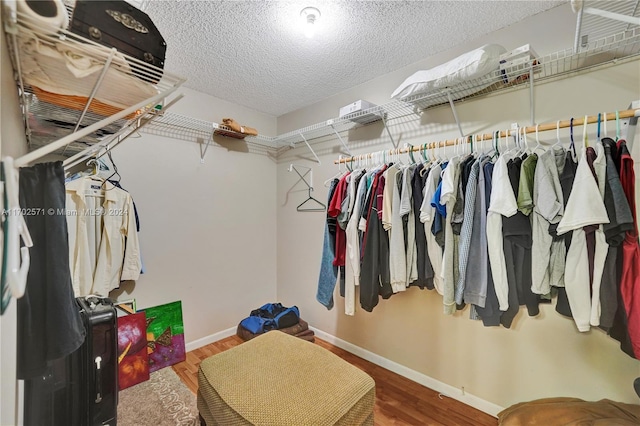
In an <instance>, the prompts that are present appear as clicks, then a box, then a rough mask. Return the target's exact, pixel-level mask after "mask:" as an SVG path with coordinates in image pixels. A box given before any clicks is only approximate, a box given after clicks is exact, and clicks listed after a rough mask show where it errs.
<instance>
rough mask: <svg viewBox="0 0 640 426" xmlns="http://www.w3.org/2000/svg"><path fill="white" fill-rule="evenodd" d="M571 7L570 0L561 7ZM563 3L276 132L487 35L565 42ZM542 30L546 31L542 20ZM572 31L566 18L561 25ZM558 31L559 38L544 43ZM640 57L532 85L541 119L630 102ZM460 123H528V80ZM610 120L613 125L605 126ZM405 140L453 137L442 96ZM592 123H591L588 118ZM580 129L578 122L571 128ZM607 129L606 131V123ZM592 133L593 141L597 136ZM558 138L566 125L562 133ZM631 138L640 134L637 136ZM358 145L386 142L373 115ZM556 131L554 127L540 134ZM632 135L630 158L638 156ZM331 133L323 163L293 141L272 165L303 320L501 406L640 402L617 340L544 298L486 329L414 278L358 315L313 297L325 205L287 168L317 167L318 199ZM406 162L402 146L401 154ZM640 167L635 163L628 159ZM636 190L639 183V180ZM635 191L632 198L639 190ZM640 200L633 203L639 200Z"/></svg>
mask: <svg viewBox="0 0 640 426" xmlns="http://www.w3.org/2000/svg"><path fill="white" fill-rule="evenodd" d="M567 8H568V5H567ZM570 15H571V14H570V12H569V13H567V10H566V8H564V6H563V7H561V8H557V9H554V10H552V11H550V12H547V13H546V14H541V15H537V16H535V17H533V18H531V19H529V20H527V21H525V22H523V23H518V24H517V25H516V26H514V27H512V28H509V29H506V30H501V31H499V32H496V33H495V34H492V35H490V36H487V37H484V38H483V39H482V40H479V41H478V42H477V43H475V44H474V45H465V46H459V47H458V48H456V49H453V50H452V51H449V52H443V53H442V54H439V55H436V57H434V58H429V59H427V60H425V61H423V62H421V63H420V64H415V65H414V66H410V67H407V68H406V69H403V70H400V71H398V72H394V73H390V74H387V75H385V76H383V77H380V78H377V79H375V80H372V81H370V82H368V83H365V84H363V85H361V86H358V87H355V88H353V89H351V90H348V91H346V92H344V93H342V94H339V95H336V96H334V97H332V98H329V99H327V100H325V101H323V102H320V103H318V104H316V105H313V106H311V107H309V108H306V109H304V110H300V111H296V112H293V113H291V114H287V115H285V116H282V117H280V118H279V119H278V132H279V133H282V132H285V131H290V130H292V129H296V128H300V127H303V126H306V125H309V124H312V123H317V122H320V121H322V120H324V119H328V118H331V117H335V116H337V113H338V110H339V107H341V106H343V105H346V104H348V103H350V102H352V101H354V100H357V99H366V100H369V101H372V102H374V103H384V102H387V101H388V96H389V95H390V93H391V92H392V91H393V89H394V88H395V87H396V86H397V85H398V84H400V83H401V82H402V81H403V80H404V78H405V77H406V76H408V75H410V74H411V73H413V72H414V71H415V70H417V69H420V68H428V67H431V66H434V65H436V64H438V63H440V62H442V61H444V60H448V59H450V58H452V57H454V56H456V55H457V54H459V53H462V52H464V51H467V50H470V49H472V48H475V47H477V46H478V45H480V44H482V43H485V42H497V43H500V44H503V45H504V46H505V47H507V48H514V47H517V46H519V45H521V44H524V43H527V42H531V43H533V46H534V48H535V49H536V50H537V51H538V53H539V54H542V55H544V54H547V53H551V52H553V51H555V50H558V49H561V48H565V47H570V45H571V37H570V34H569V35H568V34H567V31H565V32H563V33H561V34H559V33H557V32H555V31H554V28H560V29H565V30H566V28H567V27H572V25H569V24H568V23H569V22H572V21H569V20H568V19H573V18H569V17H570ZM542 28H544V30H541V29H542ZM571 31H572V29H571V28H569V30H568V32H569V33H570V32H571ZM554 37H558V39H559V40H560V42H559V43H555V47H554V44H553V43H552V40H553V39H554ZM639 76H640V61H638V60H636V61H633V62H627V63H623V64H620V65H616V66H611V67H608V68H605V69H600V70H598V71H594V72H589V73H583V74H580V75H579V76H574V77H569V78H565V79H561V80H558V81H553V82H548V83H545V84H539V85H536V88H535V99H536V110H535V111H536V118H537V121H538V122H549V121H555V120H557V119H567V118H570V117H571V116H574V117H581V116H583V115H585V114H596V113H598V112H604V111H609V112H611V111H615V110H616V109H618V110H620V109H626V107H627V106H628V105H629V103H630V102H631V101H632V100H635V99H640V78H639ZM457 108H458V115H459V117H460V118H461V121H462V127H463V129H464V131H465V132H466V133H474V132H475V133H479V132H490V131H492V130H496V129H502V130H504V129H507V128H508V127H509V124H510V123H512V122H518V123H520V124H521V125H522V124H529V90H528V86H525V87H523V88H520V89H518V90H513V91H507V92H504V93H502V94H500V95H491V96H488V97H485V98H482V99H477V100H471V101H465V102H460V103H458V104H457ZM612 128H613V126H612V124H611V123H610V124H609V132H611V130H612ZM390 130H391V132H392V134H393V135H394V137H396V138H398V137H400V138H401V144H402V143H404V142H409V143H412V144H414V145H417V144H421V143H427V142H434V141H440V140H444V139H451V138H453V137H456V136H459V135H458V132H457V127H456V124H455V121H454V119H453V116H452V113H451V110H450V109H449V108H448V106H443V107H437V108H433V109H431V110H429V111H427V112H426V113H424V114H423V115H422V116H421V117H420V118H417V117H415V116H413V117H408V118H406V119H400V120H396V121H393V122H391V123H390ZM590 132H592V133H595V126H591V128H590ZM578 134H579V135H581V134H582V132H581V130H580V131H578ZM610 134H611V133H610ZM594 137H595V136H594V135H593V134H592V135H591V140H594ZM563 138H564V141H565V142H568V140H567V133H566V132H563ZM636 138H640V135H637V136H636ZM348 139H349V146H350V147H351V149H352V151H353V153H354V154H356V155H357V154H361V153H367V152H372V151H376V150H381V149H389V148H391V144H390V142H389V139H388V137H387V135H386V132H385V131H384V130H383V127H382V125H381V124H380V123H376V124H371V125H369V126H366V127H363V128H360V129H358V130H353V131H351V132H349V134H348ZM543 139H545V140H551V141H553V140H554V139H555V132H550V133H544V134H543ZM638 145H640V141H638V140H636V143H635V147H634V158H635V159H636V165H637V164H638V160H640V149H639V148H638ZM339 148H340V145H339V143H338V141H337V140H336V139H335V138H325V141H324V142H322V141H320V142H318V141H316V144H314V149H315V150H316V152H317V153H319V155H320V159H321V161H322V165H317V164H315V163H314V162H313V161H310V160H312V159H313V157H312V155H311V154H310V153H309V151H308V149H307V148H306V147H299V148H296V149H295V150H291V151H289V152H287V153H285V154H283V156H281V158H280V159H279V165H278V195H277V197H278V254H279V256H278V299H279V300H281V301H282V302H283V303H285V304H296V305H297V306H298V307H299V308H300V310H301V315H302V316H303V318H306V320H308V322H309V323H310V325H312V326H315V327H317V328H318V329H320V330H323V331H325V332H328V333H329V334H332V335H335V336H337V337H338V338H340V339H343V340H345V341H347V342H349V343H352V344H354V345H357V346H359V347H361V348H364V349H366V350H368V351H371V352H373V353H375V354H377V355H380V356H382V357H385V358H387V359H389V360H391V361H394V362H396V363H399V364H401V365H402V366H406V367H408V368H410V369H413V370H415V371H417V372H419V373H422V374H425V375H427V376H430V377H432V378H434V379H436V380H439V381H441V382H444V383H445V384H448V385H451V386H453V387H455V388H457V389H460V394H461V392H462V391H461V389H462V388H463V387H464V389H465V392H466V393H467V394H472V395H475V396H477V397H479V398H482V399H484V400H486V401H488V402H490V403H493V404H496V405H498V406H502V407H507V406H509V405H511V404H514V403H516V402H520V401H526V400H531V399H535V398H542V397H551V396H572V397H579V398H585V399H588V400H597V399H601V398H609V399H612V400H618V401H623V402H630V403H638V397H637V396H636V394H635V393H634V391H633V389H632V382H633V379H634V378H635V377H638V376H640V362H638V361H637V360H634V359H632V358H630V357H629V356H627V355H626V354H624V353H623V352H621V351H620V349H619V345H618V343H617V342H616V341H614V340H613V339H611V338H609V337H608V336H606V335H605V334H604V333H603V332H601V331H599V330H593V331H591V332H588V333H578V332H577V331H576V328H575V325H574V324H573V322H572V320H570V319H566V318H564V317H561V316H560V315H559V314H557V313H556V312H555V309H554V308H555V303H554V305H553V306H549V305H547V306H543V307H542V309H541V314H540V315H539V317H537V318H529V317H528V316H527V314H526V311H524V310H523V311H521V312H520V314H519V316H518V317H517V319H516V321H515V323H514V325H513V327H512V328H511V329H504V328H485V327H483V326H482V324H481V323H479V322H474V321H471V320H469V319H468V308H467V309H466V310H465V311H463V312H461V313H460V312H459V313H457V314H455V315H454V316H445V315H444V314H443V313H442V298H441V297H440V296H439V295H437V294H436V293H435V292H429V291H426V290H425V291H420V290H418V289H416V288H411V289H409V290H408V291H407V292H405V293H403V294H398V295H394V296H393V297H391V299H389V300H381V301H380V304H379V305H378V306H377V307H376V308H375V310H374V311H373V312H372V313H368V312H365V311H363V310H362V309H360V308H359V306H358V309H357V312H356V315H355V316H354V317H350V316H346V315H345V314H344V303H343V300H342V298H340V297H339V296H337V293H336V300H337V302H336V306H335V308H334V309H333V310H331V311H328V310H327V309H326V308H324V307H323V306H322V305H320V304H319V303H318V302H317V301H316V300H315V294H316V288H317V282H318V272H319V266H320V259H321V253H322V238H323V231H324V213H298V212H296V210H295V207H296V205H297V204H298V203H299V202H301V201H303V200H304V199H305V198H306V194H305V193H304V192H302V190H303V189H304V185H301V184H300V183H296V182H297V181H298V179H297V176H296V175H294V174H293V173H289V172H287V167H288V165H289V164H290V163H292V162H293V163H299V164H304V165H307V166H313V174H314V176H313V177H314V182H315V192H314V194H315V197H316V198H318V199H319V200H321V201H323V202H325V201H326V197H327V188H326V187H324V186H323V184H322V183H323V182H324V181H325V180H326V179H329V178H331V177H332V176H333V175H335V174H336V172H337V166H335V165H333V160H335V159H337V157H338V154H340V149H339ZM404 158H405V161H407V159H406V156H405V157H404ZM636 176H637V177H640V170H638V169H636ZM636 188H637V192H640V182H638V183H637V184H636ZM636 198H637V197H636ZM638 203H639V204H640V202H638Z"/></svg>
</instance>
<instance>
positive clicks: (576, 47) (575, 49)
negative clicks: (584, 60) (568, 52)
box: [573, 8, 583, 54]
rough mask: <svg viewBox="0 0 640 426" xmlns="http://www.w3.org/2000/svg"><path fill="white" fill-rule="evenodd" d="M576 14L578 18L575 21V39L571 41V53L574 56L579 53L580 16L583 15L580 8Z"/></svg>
mask: <svg viewBox="0 0 640 426" xmlns="http://www.w3.org/2000/svg"><path fill="white" fill-rule="evenodd" d="M577 13H578V17H577V19H576V35H575V38H574V40H573V53H574V54H576V53H578V52H579V51H580V43H581V42H580V39H581V38H582V37H581V35H582V34H581V33H582V14H583V9H582V8H580V10H578V11H577Z"/></svg>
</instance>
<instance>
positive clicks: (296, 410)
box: [198, 332, 375, 426]
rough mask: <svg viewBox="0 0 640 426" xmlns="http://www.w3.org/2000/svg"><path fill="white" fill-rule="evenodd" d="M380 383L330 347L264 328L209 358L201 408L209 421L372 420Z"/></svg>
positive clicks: (201, 379) (201, 381) (287, 425)
mask: <svg viewBox="0 0 640 426" xmlns="http://www.w3.org/2000/svg"><path fill="white" fill-rule="evenodd" d="M374 400H375V383H374V381H373V379H372V378H371V377H370V376H369V375H367V374H366V373H364V372H363V371H362V370H360V369H358V368H357V367H354V366H353V365H351V364H349V363H348V362H346V361H344V360H343V359H341V358H340V357H338V356H336V355H334V354H332V353H331V352H329V351H328V350H326V349H324V348H321V347H320V346H317V345H314V344H313V343H309V342H306V341H304V340H301V339H298V338H296V337H293V336H289V335H287V334H284V333H280V332H270V333H265V334H264V335H261V336H259V337H256V338H255V339H253V340H250V341H248V342H246V343H243V344H242V345H240V346H236V347H235V348H232V349H229V350H227V351H225V352H222V353H220V354H217V355H214V356H212V357H210V358H207V359H205V360H204V361H202V363H201V364H200V368H199V371H198V410H199V411H200V416H201V421H203V424H205V423H206V425H207V426H217V425H221V426H230V425H231V426H235V425H270V426H314V425H317V426H324V425H345V426H347V425H348V426H355V425H373V405H374Z"/></svg>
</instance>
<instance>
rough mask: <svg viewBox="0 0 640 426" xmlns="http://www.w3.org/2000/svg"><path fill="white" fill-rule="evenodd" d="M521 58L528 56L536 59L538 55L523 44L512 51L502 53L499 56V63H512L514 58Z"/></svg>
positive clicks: (528, 45)
mask: <svg viewBox="0 0 640 426" xmlns="http://www.w3.org/2000/svg"><path fill="white" fill-rule="evenodd" d="M522 56H529V57H531V58H538V54H537V53H536V52H535V51H534V50H533V49H532V48H531V45H530V44H528V43H527V44H525V45H522V46H520V47H516V48H515V49H513V50H510V51H508V52H505V53H503V54H502V55H500V62H502V61H503V60H504V61H512V60H514V59H516V58H519V57H522Z"/></svg>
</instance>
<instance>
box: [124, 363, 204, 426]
mask: <svg viewBox="0 0 640 426" xmlns="http://www.w3.org/2000/svg"><path fill="white" fill-rule="evenodd" d="M199 424H200V421H199V418H198V409H197V407H196V396H195V395H194V394H193V393H191V391H190V390H189V388H187V386H186V385H185V384H184V383H182V381H181V380H180V378H179V377H178V375H177V374H176V373H175V372H174V371H173V369H172V368H163V369H162V370H158V371H154V372H153V373H151V376H150V379H149V380H148V381H146V382H142V383H140V384H137V385H135V386H132V387H130V388H127V389H124V390H121V391H120V394H119V400H118V426H173V425H176V426H198V425H199Z"/></svg>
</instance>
